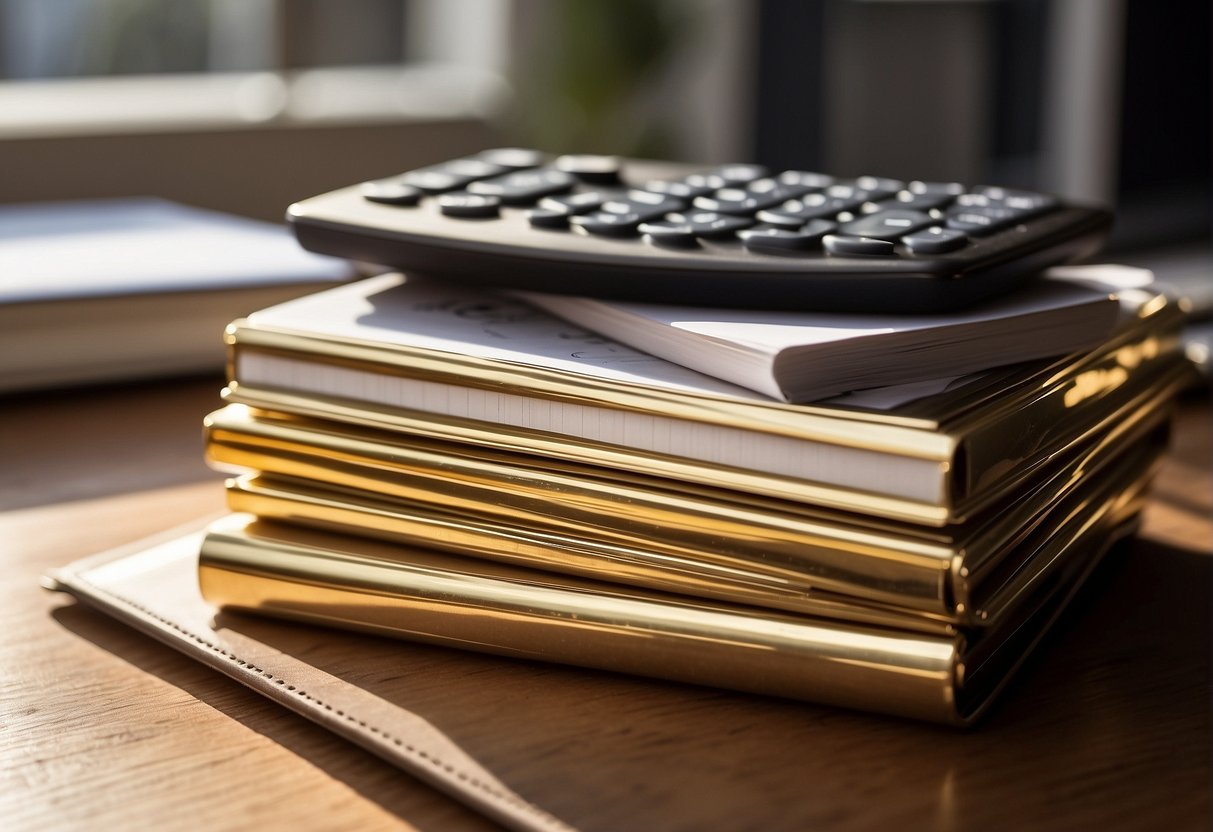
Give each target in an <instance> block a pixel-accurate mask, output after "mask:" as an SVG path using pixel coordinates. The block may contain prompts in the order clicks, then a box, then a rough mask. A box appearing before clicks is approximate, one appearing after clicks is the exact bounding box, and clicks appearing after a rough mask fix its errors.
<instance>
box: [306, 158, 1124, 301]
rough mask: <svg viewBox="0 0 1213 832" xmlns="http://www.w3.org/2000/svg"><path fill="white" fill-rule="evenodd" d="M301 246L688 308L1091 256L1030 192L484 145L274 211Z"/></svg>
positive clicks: (909, 287) (855, 296) (1021, 275)
mask: <svg viewBox="0 0 1213 832" xmlns="http://www.w3.org/2000/svg"><path fill="white" fill-rule="evenodd" d="M287 219H288V221H289V222H290V224H291V226H292V228H293V229H294V232H295V234H296V236H297V237H298V239H299V241H300V243H301V244H302V245H303V246H304V247H305V248H307V249H309V250H311V251H315V252H320V253H323V254H333V255H338V256H340V257H346V258H350V259H353V260H359V261H364V262H368V263H373V264H379V265H382V266H387V267H391V268H394V269H399V270H401V271H405V272H413V273H418V274H426V275H432V276H436V277H441V278H443V279H448V280H454V281H458V282H461V283H465V284H470V285H474V286H482V287H491V288H501V289H517V290H525V291H538V292H555V293H560V294H574V295H588V296H592V297H601V298H613V299H620V300H635V301H648V302H656V303H669V304H680V305H691V306H717V307H732V308H760V309H779V310H822V311H836V312H860V313H882V314H883V313H895V314H896V313H929V312H942V311H949V310H955V309H958V308H962V307H965V306H969V305H972V304H974V303H978V302H980V301H982V300H985V299H988V298H992V297H995V296H997V295H1000V294H1003V293H1005V292H1008V291H1010V290H1012V289H1014V288H1015V287H1017V286H1019V285H1021V284H1023V283H1024V282H1026V281H1028V280H1031V279H1032V278H1033V276H1035V275H1036V274H1038V273H1039V272H1040V271H1041V270H1042V269H1044V268H1045V267H1047V266H1051V265H1055V264H1058V263H1063V262H1069V261H1073V260H1077V259H1080V258H1083V257H1086V256H1089V255H1090V254H1093V253H1094V252H1095V251H1097V250H1098V249H1099V247H1100V245H1101V244H1102V242H1103V239H1104V237H1105V235H1106V233H1107V230H1108V228H1109V227H1110V225H1111V221H1112V215H1111V213H1110V212H1108V211H1106V210H1102V209H1100V208H1097V207H1085V206H1081V205H1075V204H1070V203H1068V202H1066V201H1063V200H1062V199H1060V198H1058V197H1056V196H1053V195H1050V194H1045V193H1040V192H1037V191H1029V190H1023V189H1014V188H1003V187H998V186H991V185H981V186H969V185H963V184H960V183H956V182H931V181H921V180H914V179H894V178H890V177H886V176H858V177H851V178H846V177H839V176H831V175H829V174H825V173H820V172H816V171H804V170H785V171H772V170H768V169H766V168H764V167H762V166H760V165H753V164H729V165H717V166H712V167H707V168H703V169H695V168H688V167H686V166H683V165H673V164H665V163H660V162H650V161H639V160H624V159H620V158H617V157H613V156H599V155H566V156H558V157H553V156H549V155H546V154H544V153H541V152H538V151H535V150H529V149H522V148H499V149H495V150H486V151H484V152H481V153H478V154H475V155H472V156H467V157H463V158H459V159H453V160H451V161H447V162H442V163H440V164H435V165H430V166H427V167H424V168H420V169H418V170H412V171H408V172H405V173H401V174H398V175H392V176H388V177H385V178H382V179H375V180H373V181H369V182H362V183H359V184H356V185H351V186H349V187H346V188H342V189H340V190H337V191H332V192H330V193H327V194H323V195H321V196H316V197H312V198H310V199H306V200H303V201H302V202H298V203H296V204H294V205H292V206H291V207H290V209H289V211H288V212H287Z"/></svg>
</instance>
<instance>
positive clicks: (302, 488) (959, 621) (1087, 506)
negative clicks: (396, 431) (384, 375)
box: [228, 442, 1163, 633]
mask: <svg viewBox="0 0 1213 832" xmlns="http://www.w3.org/2000/svg"><path fill="white" fill-rule="evenodd" d="M1162 450H1163V447H1162V445H1161V444H1160V443H1158V442H1155V443H1152V444H1151V443H1147V444H1143V445H1142V446H1140V447H1135V448H1132V449H1130V450H1129V451H1128V452H1127V453H1126V454H1123V455H1121V457H1120V458H1118V459H1117V460H1116V463H1115V464H1114V465H1112V466H1110V468H1109V469H1108V470H1106V472H1105V475H1104V476H1101V477H1100V478H1098V480H1097V481H1094V482H1090V483H1087V484H1086V486H1085V487H1084V488H1082V489H1079V490H1077V491H1075V492H1074V493H1073V494H1072V495H1070V497H1071V498H1070V499H1067V500H1064V501H1062V502H1061V503H1060V504H1059V505H1056V506H1054V507H1052V508H1053V509H1054V510H1052V511H1050V513H1049V515H1048V516H1047V517H1046V518H1044V519H1043V520H1042V521H1040V522H1039V523H1037V524H1035V528H1034V529H1033V533H1032V534H1030V535H1028V536H1026V537H1024V538H1022V539H1019V540H1016V541H1015V542H1014V544H1013V545H1018V546H1019V547H1022V549H1023V552H1022V553H1020V552H1016V553H1015V554H1016V557H1015V558H1013V560H1014V561H1015V562H1014V563H1013V564H1012V565H1011V566H1010V567H1009V571H1010V575H1009V576H1006V577H1004V579H1003V580H1001V581H1000V582H999V583H998V585H997V592H996V594H995V596H994V597H993V598H992V599H991V600H990V601H989V602H988V603H989V606H988V607H983V608H978V610H976V611H977V612H982V613H985V614H984V615H977V616H970V615H962V614H959V613H957V612H955V611H953V612H952V613H951V614H940V613H939V612H937V611H928V610H923V609H921V608H915V607H914V606H911V605H910V603H911V602H912V601H913V600H915V599H909V598H901V599H898V598H895V597H894V598H886V599H872V598H864V597H861V596H857V595H856V594H854V593H850V594H843V593H836V592H830V591H828V590H821V589H813V588H812V587H810V586H806V585H805V584H804V583H801V584H795V583H790V582H788V581H787V580H783V581H781V580H779V579H778V577H776V576H772V575H770V574H769V573H764V572H760V571H759V572H754V571H751V572H745V571H742V570H741V569H731V570H726V569H720V568H715V569H713V568H712V565H711V564H707V563H704V562H697V561H696V559H695V557H694V554H693V553H691V554H688V555H687V556H685V557H682V558H680V559H674V558H670V557H662V556H660V555H655V554H654V553H653V552H652V551H645V550H643V549H639V550H637V549H625V548H623V547H618V546H615V545H613V544H610V543H605V544H604V543H603V542H601V541H595V540H593V539H590V538H587V537H578V536H577V533H576V532H572V533H550V532H543V531H540V530H536V529H534V528H519V527H514V528H509V527H505V526H502V525H501V524H499V523H497V522H495V521H493V520H488V519H484V518H475V517H469V516H466V515H464V516H458V515H454V514H450V513H444V512H441V511H435V510H432V509H427V508H426V507H416V506H407V505H401V504H399V503H396V504H392V503H387V502H384V501H381V500H377V499H376V498H375V497H374V495H369V494H365V493H359V492H357V491H351V492H344V493H343V492H339V491H334V490H326V489H325V488H323V487H318V486H317V484H315V483H307V482H299V481H291V480H289V479H288V480H282V479H274V478H265V477H241V478H238V479H235V480H232V481H230V482H229V484H228V505H229V508H230V509H232V510H233V511H238V512H247V513H250V514H255V515H258V516H260V517H262V518H263V519H271V520H281V521H284V522H290V523H294V524H300V525H305V526H309V527H312V528H318V529H321V530H326V531H330V532H335V533H339V534H348V535H354V536H371V537H377V538H380V539H382V540H386V541H389V542H393V543H397V544H400V545H402V546H403V547H405V551H410V550H411V549H412V548H414V547H422V548H426V549H437V550H441V551H445V552H448V553H451V554H455V555H460V556H465V557H473V558H488V559H490V560H494V561H502V562H506V563H512V564H515V565H519V566H522V567H525V568H533V569H540V570H544V571H553V572H557V573H560V574H570V575H577V576H580V577H584V578H589V579H591V580H595V581H602V582H606V583H610V584H625V585H631V586H639V587H643V588H647V589H656V590H660V591H666V592H673V593H677V594H681V595H691V596H696V597H704V598H715V599H718V600H724V601H726V602H730V603H737V604H749V605H757V606H761V607H766V608H772V609H781V610H786V611H790V612H795V613H805V614H811V615H818V616H824V617H829V618H841V619H845V620H849V621H862V622H865V623H869V624H876V625H880V626H891V627H897V628H901V629H914V630H920V631H923V632H932V633H949V632H953V631H954V629H955V626H962V627H970V628H972V627H980V628H981V629H990V628H994V627H998V626H1000V625H1001V624H1002V622H1003V621H1004V620H1006V619H1008V618H1011V617H1013V616H1014V615H1015V614H1017V613H1018V611H1019V610H1020V609H1022V608H1023V607H1024V606H1025V604H1027V602H1028V599H1029V598H1030V596H1031V594H1032V593H1033V592H1034V591H1035V590H1036V588H1037V587H1039V586H1040V585H1041V584H1042V583H1043V582H1046V581H1048V580H1051V579H1053V577H1054V576H1056V575H1058V574H1064V573H1065V572H1066V571H1067V570H1070V569H1072V568H1073V566H1074V564H1076V563H1081V562H1082V561H1083V560H1084V559H1085V555H1086V549H1087V547H1088V546H1089V545H1090V544H1091V542H1092V541H1093V540H1098V539H1099V537H1100V536H1101V535H1103V534H1106V533H1108V532H1109V531H1110V530H1111V529H1112V528H1114V527H1115V526H1117V525H1119V524H1120V523H1121V522H1123V521H1124V519H1125V518H1124V517H1122V516H1119V515H1118V514H1117V513H1116V510H1117V507H1118V506H1121V505H1122V504H1123V503H1124V501H1125V500H1126V495H1129V496H1130V497H1137V496H1140V495H1142V494H1144V492H1145V490H1146V487H1147V485H1148V482H1149V480H1150V477H1151V476H1152V473H1153V471H1154V470H1155V468H1156V466H1157V464H1158V462H1159V460H1160V458H1161V455H1162ZM759 566H760V565H759Z"/></svg>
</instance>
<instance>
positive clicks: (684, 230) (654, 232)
mask: <svg viewBox="0 0 1213 832" xmlns="http://www.w3.org/2000/svg"><path fill="white" fill-rule="evenodd" d="M637 231H639V232H640V233H641V234H643V235H644V237H645V239H646V240H648V241H649V242H651V243H656V244H657V245H663V246H676V247H678V248H689V247H691V246H694V245H697V244H698V242H699V241H698V240H697V239H696V236H695V231H694V230H693V229H692V228H691V226H690V225H689V224H688V223H684V222H671V221H670V220H661V221H659V222H642V223H641V224H640V225H639V227H638V228H637Z"/></svg>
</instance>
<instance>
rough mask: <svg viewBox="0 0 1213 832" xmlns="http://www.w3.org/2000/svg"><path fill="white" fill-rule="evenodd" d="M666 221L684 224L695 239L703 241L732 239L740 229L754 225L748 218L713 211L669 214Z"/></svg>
mask: <svg viewBox="0 0 1213 832" xmlns="http://www.w3.org/2000/svg"><path fill="white" fill-rule="evenodd" d="M666 219H668V220H670V221H671V222H677V223H686V224H687V225H689V226H690V227H691V230H692V231H693V232H695V236H696V237H702V238H704V239H705V240H716V239H723V238H727V237H732V236H733V235H734V234H735V233H736V232H738V231H740V230H741V229H743V228H749V227H750V226H751V225H753V224H754V221H753V220H752V219H750V218H749V217H737V216H732V215H729V214H717V213H716V212H714V211H690V212H687V213H683V214H670V215H669V216H668V217H666Z"/></svg>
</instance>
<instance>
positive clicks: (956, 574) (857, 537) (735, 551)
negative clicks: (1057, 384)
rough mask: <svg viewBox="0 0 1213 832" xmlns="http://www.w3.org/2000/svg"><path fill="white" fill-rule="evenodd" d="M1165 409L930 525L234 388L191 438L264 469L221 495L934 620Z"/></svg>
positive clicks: (222, 461) (247, 467) (1010, 600)
mask: <svg viewBox="0 0 1213 832" xmlns="http://www.w3.org/2000/svg"><path fill="white" fill-rule="evenodd" d="M1169 413H1170V407H1169V395H1168V394H1167V392H1166V390H1165V389H1164V390H1161V391H1159V398H1158V400H1157V401H1156V402H1154V403H1153V405H1152V406H1150V407H1146V408H1143V409H1141V410H1139V411H1135V412H1133V413H1131V414H1128V416H1127V417H1126V418H1125V419H1124V420H1123V421H1122V422H1120V423H1119V424H1117V425H1116V426H1114V428H1113V429H1112V430H1110V431H1108V432H1107V433H1105V434H1103V435H1102V436H1100V437H1099V438H1098V440H1097V441H1094V442H1091V443H1086V444H1083V445H1080V446H1078V447H1076V448H1073V449H1071V451H1070V452H1069V453H1068V454H1067V455H1066V456H1064V457H1062V458H1061V459H1058V460H1056V461H1055V462H1054V464H1052V465H1051V466H1048V467H1047V468H1046V469H1045V470H1043V471H1041V472H1038V473H1039V475H1038V476H1037V477H1036V478H1035V479H1033V480H1032V481H1031V482H1030V483H1029V487H1025V488H1023V489H1021V491H1020V493H1018V494H1016V495H1015V497H1014V498H1013V499H1011V500H1009V501H1008V502H1007V503H1006V504H1005V505H998V506H995V507H994V508H993V509H991V510H990V511H987V512H985V513H984V514H982V515H981V516H979V517H975V518H973V519H972V520H971V521H970V522H968V523H966V524H964V525H961V526H950V527H945V528H943V529H931V528H923V527H918V526H913V525H909V524H897V523H892V522H889V521H884V520H879V519H876V520H873V519H872V518H867V517H864V516H862V515H854V514H850V515H848V514H843V513H839V512H828V511H821V510H812V509H809V508H807V507H805V506H804V505H803V504H798V503H792V502H787V501H777V500H772V499H770V498H763V497H756V496H752V495H747V494H744V493H741V492H736V491H726V490H723V489H711V488H706V487H696V486H691V485H688V484H686V483H679V482H676V481H670V480H663V479H659V478H654V477H645V476H642V475H630V476H624V475H622V474H618V473H614V472H604V470H603V469H593V468H590V467H588V466H577V465H573V464H569V463H559V462H556V461H549V460H539V459H535V458H527V457H520V456H515V455H510V454H507V453H502V452H491V451H487V450H484V449H479V448H475V447H469V446H459V445H454V444H450V443H447V444H443V443H435V442H430V441H426V440H423V439H415V438H411V437H407V436H402V435H398V434H392V433H389V432H386V431H378V432H376V431H368V430H358V429H355V428H351V427H349V426H344V425H341V424H338V423H328V422H322V421H317V420H307V419H299V418H295V417H290V416H283V415H279V414H272V413H265V412H254V411H250V410H249V409H248V408H245V407H241V406H232V405H229V406H228V407H227V408H224V409H223V410H220V411H218V412H216V413H214V414H211V416H209V417H208V418H207V443H206V446H207V456H208V459H209V460H210V461H211V463H212V464H213V465H215V466H216V467H219V468H221V469H224V470H227V471H230V472H241V471H243V472H252V473H256V474H260V475H261V476H259V477H257V478H256V479H249V478H241V479H239V480H235V481H233V482H232V483H231V484H230V486H229V507H230V508H232V509H233V510H235V511H246V512H251V513H254V514H259V515H262V516H265V517H274V518H280V519H286V520H291V521H293V522H299V523H306V524H309V525H313V526H319V527H326V528H330V529H340V530H342V531H346V532H353V533H360V534H369V535H376V536H380V537H386V538H388V539H393V540H400V541H404V542H406V543H410V544H415V545H424V546H432V547H437V548H442V549H446V550H448V551H454V552H457V553H458V552H464V551H466V552H474V553H477V554H479V555H480V556H483V557H489V558H495V559H501V560H507V561H514V562H520V563H524V564H531V565H535V566H539V567H541V568H548V569H556V570H562V571H569V572H572V573H575V574H581V575H586V576H589V577H593V578H596V579H600V580H608V581H610V580H615V581H622V582H625V583H632V584H636V585H640V586H648V587H652V588H657V589H664V590H670V591H676V592H687V593H691V594H699V595H704V596H707V597H716V598H722V599H724V600H729V601H737V602H743V603H751V604H758V605H762V606H769V607H773V608H780V609H788V610H796V611H809V612H814V613H817V614H823V615H829V614H833V613H831V610H832V609H833V608H834V607H835V606H836V604H837V603H839V602H842V603H843V604H844V607H845V612H846V613H847V616H846V617H853V616H854V615H857V614H859V612H862V613H863V614H864V615H865V616H867V617H866V618H864V620H875V619H874V618H873V616H875V617H876V618H880V617H881V616H884V615H886V613H885V612H884V611H882V608H883V607H887V606H892V607H895V608H898V609H902V608H908V609H911V610H914V611H915V612H916V613H917V614H919V615H920V616H927V617H928V619H929V620H930V622H931V623H930V626H932V627H934V628H936V629H938V627H939V626H940V624H941V623H944V624H947V623H957V624H962V625H967V626H989V625H990V624H992V623H993V622H994V621H995V620H997V619H998V618H999V617H1001V616H1002V615H1004V614H1006V612H1007V610H1008V609H1010V608H1013V607H1014V606H1015V604H1016V603H1017V599H1019V598H1020V597H1021V596H1022V595H1023V593H1024V588H1025V587H1027V586H1030V585H1031V584H1032V583H1033V582H1036V581H1039V580H1042V579H1043V578H1044V576H1046V575H1047V574H1048V573H1049V571H1050V570H1051V569H1052V568H1054V567H1055V559H1056V556H1057V551H1058V550H1059V547H1062V546H1063V545H1064V541H1066V540H1067V534H1069V533H1070V532H1071V531H1072V530H1073V529H1075V528H1081V526H1082V525H1083V524H1084V523H1087V522H1090V515H1091V514H1092V513H1095V512H1098V511H1100V510H1103V509H1102V508H1101V507H1102V506H1103V505H1104V503H1105V502H1106V501H1107V500H1108V499H1110V498H1111V497H1113V496H1115V494H1117V493H1118V490H1119V489H1120V488H1121V487H1122V484H1123V483H1124V482H1131V481H1134V480H1135V479H1137V478H1138V477H1140V476H1141V475H1142V472H1143V471H1144V470H1146V469H1147V468H1148V467H1149V466H1150V465H1152V464H1153V463H1154V461H1155V460H1156V459H1157V457H1158V456H1159V455H1160V454H1161V452H1162V450H1163V448H1164V447H1165V441H1166V426H1167V420H1168V417H1169ZM603 473H606V474H608V476H605V477H604V476H601V474H603ZM857 599H863V600H865V601H866V602H867V605H866V606H864V605H861V606H862V609H861V606H856V605H854V604H852V603H850V602H851V601H855V600H857ZM873 610H875V611H873ZM926 625H927V620H924V621H923V622H921V623H919V624H918V626H926Z"/></svg>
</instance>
